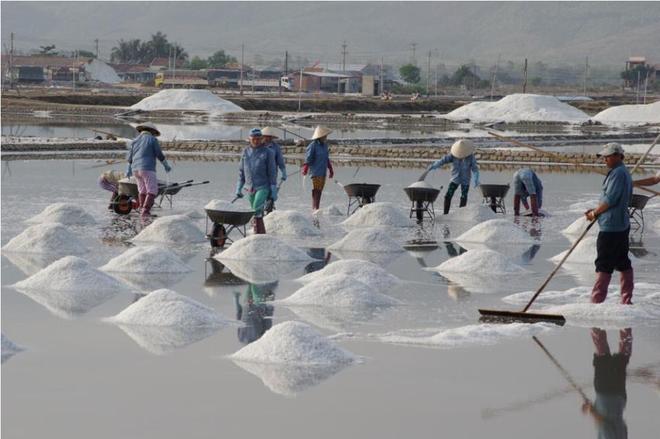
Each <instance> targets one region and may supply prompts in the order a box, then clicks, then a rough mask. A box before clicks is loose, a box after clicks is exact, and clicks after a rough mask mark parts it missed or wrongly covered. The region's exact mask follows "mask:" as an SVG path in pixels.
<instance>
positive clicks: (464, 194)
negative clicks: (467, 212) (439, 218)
mask: <svg viewBox="0 0 660 439" xmlns="http://www.w3.org/2000/svg"><path fill="white" fill-rule="evenodd" d="M457 188H458V184H456V183H454V182H453V181H452V182H451V183H449V187H448V188H447V193H446V194H445V200H451V199H452V198H453V197H454V192H456V189H457ZM469 189H470V185H469V184H462V185H461V203H462V205H465V203H466V202H467V197H468V190H469Z"/></svg>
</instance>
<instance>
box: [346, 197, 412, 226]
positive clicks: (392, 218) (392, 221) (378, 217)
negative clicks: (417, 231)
mask: <svg viewBox="0 0 660 439" xmlns="http://www.w3.org/2000/svg"><path fill="white" fill-rule="evenodd" d="M341 224H342V225H345V226H357V227H365V226H370V227H371V226H390V227H407V226H410V225H411V223H410V218H408V216H407V215H406V214H404V213H403V209H400V208H398V207H396V206H395V205H394V204H392V203H371V204H367V205H366V206H364V207H362V208H360V209H358V210H357V211H356V212H355V213H354V214H353V215H351V216H350V217H348V218H347V219H346V220H344V221H343V222H342V223H341Z"/></svg>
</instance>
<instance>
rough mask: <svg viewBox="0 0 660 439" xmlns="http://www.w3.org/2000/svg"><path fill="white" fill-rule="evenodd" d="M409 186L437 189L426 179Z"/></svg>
mask: <svg viewBox="0 0 660 439" xmlns="http://www.w3.org/2000/svg"><path fill="white" fill-rule="evenodd" d="M408 187H409V188H422V189H435V188H434V187H433V186H431V185H430V184H429V183H427V182H426V181H425V180H422V181H416V182H414V183H413V184H411V185H409V186H408Z"/></svg>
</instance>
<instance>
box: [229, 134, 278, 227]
mask: <svg viewBox="0 0 660 439" xmlns="http://www.w3.org/2000/svg"><path fill="white" fill-rule="evenodd" d="M249 142H250V146H248V147H247V148H245V149H244V150H243V155H242V156H241V161H240V164H239V166H238V183H237V184H236V197H238V198H243V186H244V185H246V184H247V185H248V187H249V189H248V201H249V202H250V206H251V207H252V210H254V233H257V234H263V233H266V226H265V225H264V206H265V204H266V200H267V199H268V198H270V199H272V200H273V202H275V201H277V167H276V165H275V153H274V152H273V150H271V149H269V148H266V146H265V145H264V143H263V136H262V133H261V129H259V128H252V129H251V130H250V137H249Z"/></svg>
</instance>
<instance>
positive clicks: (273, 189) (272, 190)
mask: <svg viewBox="0 0 660 439" xmlns="http://www.w3.org/2000/svg"><path fill="white" fill-rule="evenodd" d="M270 199H271V200H273V201H277V185H276V184H273V185H271V186H270Z"/></svg>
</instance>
